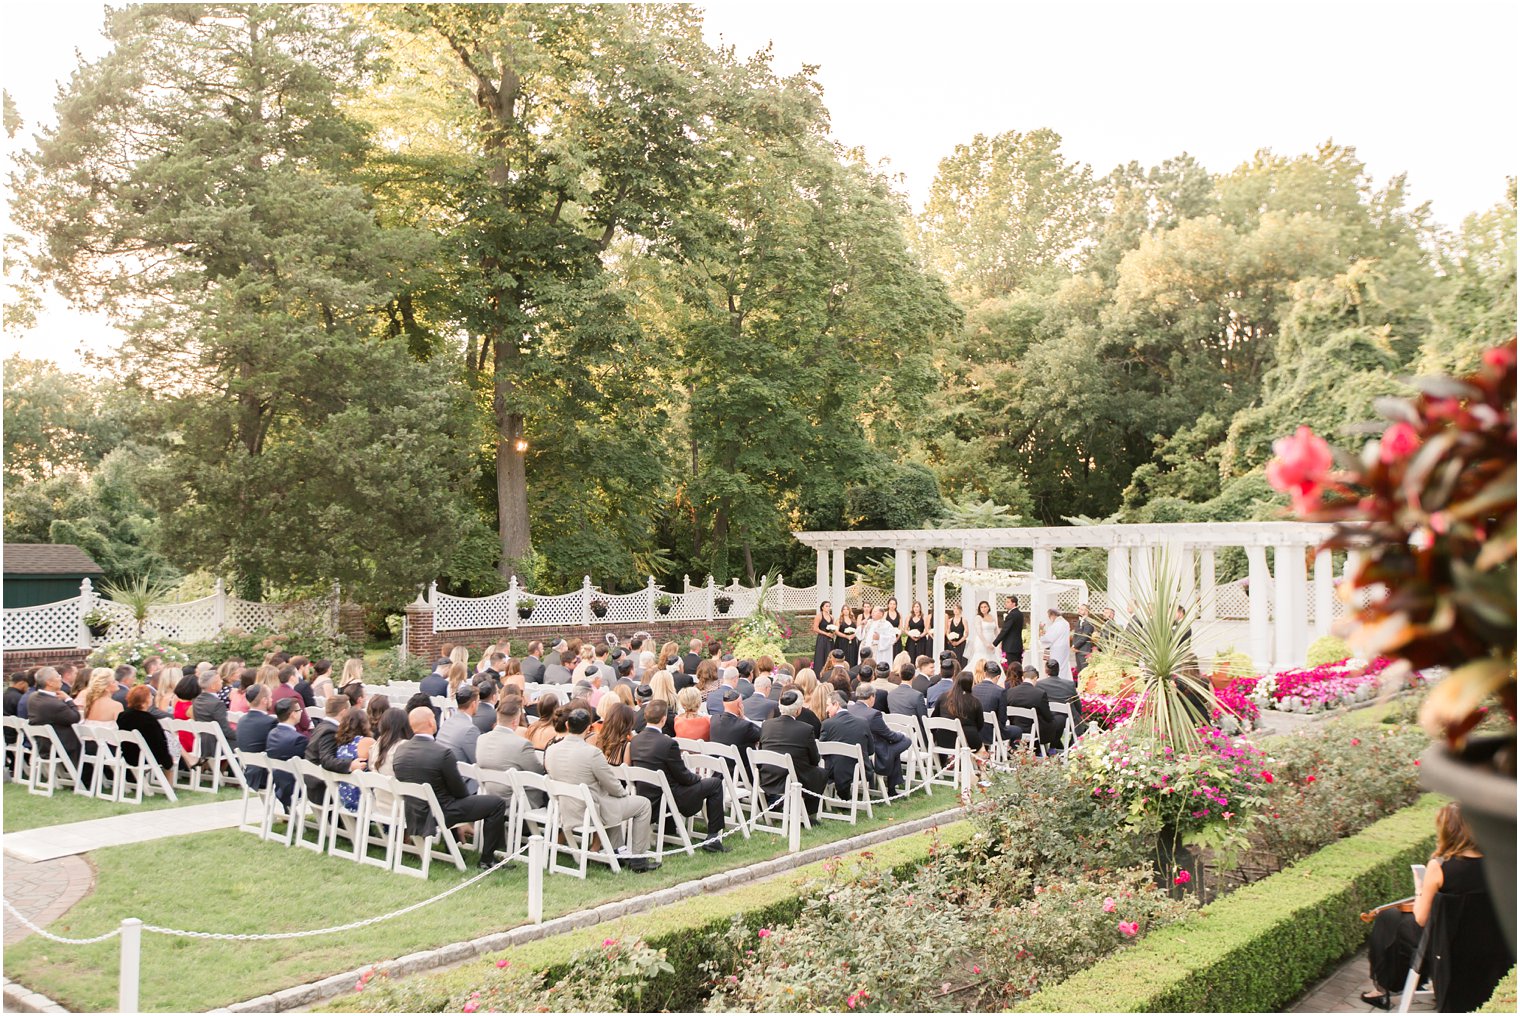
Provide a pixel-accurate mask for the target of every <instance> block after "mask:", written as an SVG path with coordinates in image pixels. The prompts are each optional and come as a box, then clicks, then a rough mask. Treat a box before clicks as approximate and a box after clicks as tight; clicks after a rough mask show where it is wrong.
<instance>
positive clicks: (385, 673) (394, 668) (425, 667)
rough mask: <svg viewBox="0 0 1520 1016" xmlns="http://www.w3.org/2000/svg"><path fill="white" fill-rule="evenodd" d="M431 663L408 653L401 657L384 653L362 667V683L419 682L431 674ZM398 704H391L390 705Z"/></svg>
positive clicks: (397, 654) (396, 654) (392, 653)
mask: <svg viewBox="0 0 1520 1016" xmlns="http://www.w3.org/2000/svg"><path fill="white" fill-rule="evenodd" d="M432 669H433V667H432V663H431V661H427V660H423V659H421V658H419V657H416V656H412V655H411V654H410V653H408V654H407V655H406V656H402V655H401V654H400V653H394V652H391V653H385V654H383V655H382V656H381V657H380V659H379V660H377V661H376V662H374V663H366V664H365V665H364V683H365V684H366V685H385V684H390V683H391V682H392V681H421V680H422V679H423V678H424V677H427V676H428V674H429V673H431V672H432ZM399 704H400V703H396V702H392V703H391V705H399Z"/></svg>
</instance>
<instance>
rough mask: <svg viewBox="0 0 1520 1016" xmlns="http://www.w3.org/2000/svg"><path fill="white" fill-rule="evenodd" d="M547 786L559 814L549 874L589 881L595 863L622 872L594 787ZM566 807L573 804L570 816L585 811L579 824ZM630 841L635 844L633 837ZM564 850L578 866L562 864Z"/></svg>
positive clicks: (552, 782) (552, 783) (557, 783)
mask: <svg viewBox="0 0 1520 1016" xmlns="http://www.w3.org/2000/svg"><path fill="white" fill-rule="evenodd" d="M544 784H545V786H546V787H547V788H548V793H549V799H550V800H551V801H553V802H554V814H555V823H554V825H555V833H556V835H551V836H550V837H549V871H550V872H558V873H560V874H563V875H574V876H575V877H576V878H585V877H586V869H587V866H588V865H589V863H590V862H591V861H596V862H598V863H601V864H605V865H607V866H608V867H609V868H611V869H612V870H613V871H614V872H617V871H621V870H622V865H621V864H619V863H618V858H617V849H616V847H615V846H614V845H613V842H612V835H611V834H610V833H609V832H608V831H607V826H606V824H605V823H603V822H602V815H601V812H600V811H598V810H597V807H596V799H595V798H594V797H592V795H591V788H590V787H588V786H586V785H584V784H581V783H564V782H562V781H560V780H551V779H547V778H546V779H545V780H544ZM566 804H569V805H571V809H570V813H569V814H570V815H573V814H574V813H575V812H576V811H577V810H579V811H580V812H581V817H580V819H579V820H578V821H577V820H574V819H572V818H570V817H569V816H568V815H567V814H566V811H565V805H566ZM623 825H625V826H631V825H632V822H631V821H630V822H625V823H623ZM557 834H563V835H564V838H565V840H566V843H564V844H562V843H560V842H559V840H560V837H559V835H557ZM629 842H631V837H630V840H629ZM598 843H600V844H601V847H600V849H598V847H597V844H598ZM561 851H563V852H565V853H568V854H569V855H570V856H571V857H572V858H574V859H575V861H576V865H575V866H571V865H567V864H560V862H559V855H560V852H561Z"/></svg>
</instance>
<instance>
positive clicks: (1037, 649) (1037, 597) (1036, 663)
mask: <svg viewBox="0 0 1520 1016" xmlns="http://www.w3.org/2000/svg"><path fill="white" fill-rule="evenodd" d="M1034 575H1035V578H1036V579H1048V578H1051V577H1052V576H1051V560H1050V548H1049V547H1035V548H1034ZM1050 606H1051V600H1050V595H1049V594H1048V593H1046V592H1045V587H1044V584H1043V583H1040V582H1038V581H1037V582H1035V584H1034V590H1033V591H1032V592H1031V593H1030V594H1029V642H1028V644H1027V645H1026V646H1025V647H1024V650H1025V653H1024V655H1025V656H1027V657H1028V658H1029V661H1030V664H1031V665H1032V666H1033V667H1034V669H1035V670H1037V671H1039V672H1040V676H1041V677H1043V676H1045V646H1044V644H1043V643H1041V642H1040V625H1042V624H1044V623H1045V621H1046V618H1045V611H1046V610H1048V609H1049V608H1050Z"/></svg>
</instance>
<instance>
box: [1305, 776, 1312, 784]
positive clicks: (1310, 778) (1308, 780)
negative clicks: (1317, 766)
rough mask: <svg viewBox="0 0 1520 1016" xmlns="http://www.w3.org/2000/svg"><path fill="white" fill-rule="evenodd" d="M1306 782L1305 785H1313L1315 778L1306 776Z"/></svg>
mask: <svg viewBox="0 0 1520 1016" xmlns="http://www.w3.org/2000/svg"><path fill="white" fill-rule="evenodd" d="M1304 782H1305V783H1313V782H1314V777H1312V776H1306V777H1304Z"/></svg>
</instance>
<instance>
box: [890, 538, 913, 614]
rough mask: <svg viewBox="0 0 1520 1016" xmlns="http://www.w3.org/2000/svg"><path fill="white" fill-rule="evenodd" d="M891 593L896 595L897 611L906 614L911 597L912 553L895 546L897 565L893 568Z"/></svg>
mask: <svg viewBox="0 0 1520 1016" xmlns="http://www.w3.org/2000/svg"><path fill="white" fill-rule="evenodd" d="M893 580H894V581H893V582H892V594H893V595H894V596H896V597H897V611H898V613H900V614H901V615H902V616H903V617H907V616H908V611H909V609H911V607H912V599H913V555H912V552H911V551H908V550H904V549H903V548H902V547H898V548H897V567H896V568H895V569H894V574H893Z"/></svg>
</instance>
